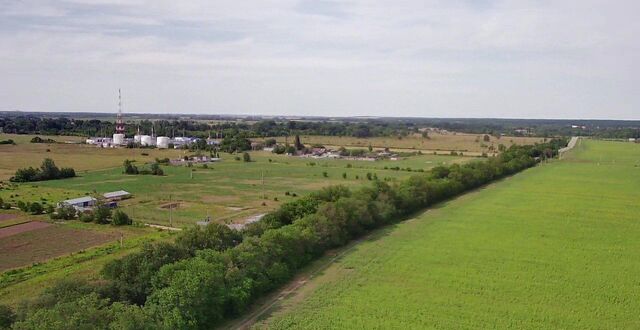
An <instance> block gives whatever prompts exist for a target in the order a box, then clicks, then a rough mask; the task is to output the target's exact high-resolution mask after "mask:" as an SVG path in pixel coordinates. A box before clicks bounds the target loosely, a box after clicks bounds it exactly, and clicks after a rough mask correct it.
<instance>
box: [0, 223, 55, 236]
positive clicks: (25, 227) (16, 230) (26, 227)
mask: <svg viewBox="0 0 640 330" xmlns="http://www.w3.org/2000/svg"><path fill="white" fill-rule="evenodd" d="M51 226H53V225H52V224H50V223H46V222H40V221H31V222H27V223H21V224H19V225H15V226H10V227H4V228H2V229H0V238H3V237H9V236H13V235H17V234H20V233H24V232H29V231H33V230H38V229H43V228H47V227H51Z"/></svg>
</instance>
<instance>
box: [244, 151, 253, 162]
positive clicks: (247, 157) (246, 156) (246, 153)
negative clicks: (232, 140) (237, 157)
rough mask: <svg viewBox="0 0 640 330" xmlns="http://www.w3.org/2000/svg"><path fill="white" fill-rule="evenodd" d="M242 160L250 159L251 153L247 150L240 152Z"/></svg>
mask: <svg viewBox="0 0 640 330" xmlns="http://www.w3.org/2000/svg"><path fill="white" fill-rule="evenodd" d="M242 160H243V161H245V162H247V163H248V162H250V161H251V155H249V153H248V152H244V153H242Z"/></svg>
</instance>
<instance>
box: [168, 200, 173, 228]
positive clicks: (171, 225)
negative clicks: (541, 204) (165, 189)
mask: <svg viewBox="0 0 640 330" xmlns="http://www.w3.org/2000/svg"><path fill="white" fill-rule="evenodd" d="M172 210H173V203H172V202H171V194H169V227H173V213H172Z"/></svg>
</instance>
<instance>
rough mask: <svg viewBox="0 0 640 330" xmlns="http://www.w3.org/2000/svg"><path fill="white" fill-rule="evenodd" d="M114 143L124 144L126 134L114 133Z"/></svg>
mask: <svg viewBox="0 0 640 330" xmlns="http://www.w3.org/2000/svg"><path fill="white" fill-rule="evenodd" d="M113 144H115V145H123V144H124V134H113Z"/></svg>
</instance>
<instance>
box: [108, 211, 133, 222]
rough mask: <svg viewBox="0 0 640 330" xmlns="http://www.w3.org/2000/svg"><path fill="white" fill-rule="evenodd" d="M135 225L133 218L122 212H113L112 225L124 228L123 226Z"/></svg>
mask: <svg viewBox="0 0 640 330" xmlns="http://www.w3.org/2000/svg"><path fill="white" fill-rule="evenodd" d="M132 223H133V220H131V218H129V216H128V215H127V214H126V213H124V212H122V211H120V210H116V211H115V212H113V219H112V220H111V224H113V225H116V226H123V225H130V224H132Z"/></svg>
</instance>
